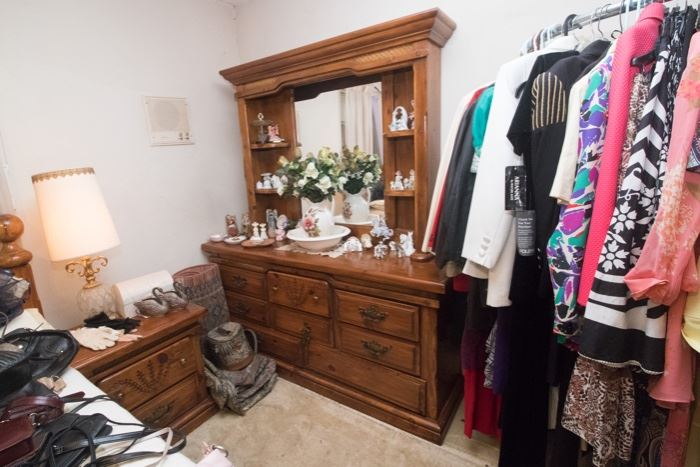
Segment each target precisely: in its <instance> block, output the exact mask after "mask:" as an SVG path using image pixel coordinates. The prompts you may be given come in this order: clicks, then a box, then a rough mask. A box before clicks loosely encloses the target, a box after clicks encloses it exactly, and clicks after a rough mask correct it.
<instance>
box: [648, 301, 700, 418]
mask: <svg viewBox="0 0 700 467" xmlns="http://www.w3.org/2000/svg"><path fill="white" fill-rule="evenodd" d="M686 298H687V294H685V293H681V294H680V295H679V296H678V299H677V300H676V301H675V302H673V305H671V308H670V309H669V310H668V321H667V323H666V354H665V356H664V373H663V375H661V376H660V377H659V378H656V379H655V380H653V381H652V382H650V384H649V395H650V396H651V397H652V398H653V399H655V400H656V401H658V402H659V405H661V406H663V407H668V403H671V404H672V406H671V407H673V406H674V405H675V404H676V403H679V404H689V403H690V402H691V401H693V399H694V396H693V380H694V378H693V376H694V375H693V370H694V369H695V352H693V349H691V348H690V346H689V345H688V343H687V342H686V341H685V340H684V339H683V336H682V335H681V326H682V324H683V311H684V310H685V301H686Z"/></svg>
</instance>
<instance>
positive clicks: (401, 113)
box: [389, 105, 408, 131]
mask: <svg viewBox="0 0 700 467" xmlns="http://www.w3.org/2000/svg"><path fill="white" fill-rule="evenodd" d="M389 130H391V131H404V130H408V114H407V113H406V109H405V108H404V107H402V106H400V105H399V106H398V107H396V108H395V109H394V111H393V112H392V113H391V124H390V125H389Z"/></svg>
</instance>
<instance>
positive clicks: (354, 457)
mask: <svg viewBox="0 0 700 467" xmlns="http://www.w3.org/2000/svg"><path fill="white" fill-rule="evenodd" d="M462 420H463V417H462V408H461V407H460V409H459V411H458V412H457V414H456V415H455V417H454V421H453V423H452V426H451V427H450V431H449V433H448V435H447V438H446V439H445V443H444V444H443V445H442V446H437V445H435V444H433V443H430V442H428V441H425V440H423V439H421V438H418V437H416V436H413V435H411V434H409V433H406V432H404V431H401V430H399V429H397V428H394V427H393V426H391V425H388V424H386V423H383V422H380V421H379V420H376V419H374V418H371V417H369V416H367V415H364V414H362V413H360V412H357V411H355V410H353V409H350V408H348V407H345V406H344V405H341V404H338V403H337V402H335V401H332V400H330V399H327V398H325V397H323V396H321V395H318V394H316V393H314V392H311V391H309V390H307V389H305V388H302V387H301V386H298V385H296V384H293V383H290V382H289V381H286V380H283V379H280V380H278V382H277V385H276V386H275V389H274V390H273V391H272V393H270V394H269V395H268V396H267V397H266V398H265V399H263V400H262V401H261V402H260V403H259V404H258V405H256V406H255V407H253V408H252V409H251V410H250V411H249V412H248V413H247V414H246V415H245V416H244V417H241V416H238V415H234V414H232V413H229V412H220V413H219V414H217V415H215V416H214V417H212V418H211V419H209V420H208V421H206V422H205V423H204V424H203V425H201V426H200V427H199V428H197V429H196V430H195V431H194V432H193V433H191V434H190V435H189V436H188V443H187V444H188V445H187V447H186V448H185V454H186V455H187V456H188V457H189V458H190V459H192V460H194V461H198V460H200V458H201V449H200V447H201V444H202V441H207V442H209V443H213V444H220V445H222V446H224V447H226V449H228V450H229V452H230V457H229V458H230V459H231V461H232V462H233V464H234V466H235V467H278V466H279V467H296V466H303V467H336V466H337V467H346V466H352V467H365V466H367V467H370V466H372V467H385V466H386V467H402V466H411V467H420V466H431V467H432V466H436V467H438V466H439V467H442V466H464V467H466V466H483V467H486V466H495V465H497V464H498V449H497V447H496V445H495V442H494V441H493V440H491V439H490V438H487V437H481V438H479V440H476V439H473V440H470V439H468V438H467V437H466V436H464V434H463V421H462Z"/></svg>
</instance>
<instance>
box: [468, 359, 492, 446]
mask: <svg viewBox="0 0 700 467" xmlns="http://www.w3.org/2000/svg"><path fill="white" fill-rule="evenodd" d="M463 373H464V434H465V435H467V437H468V438H471V437H472V434H473V431H474V430H477V431H479V432H481V433H483V434H485V435H489V436H495V437H497V438H499V439H500V438H501V429H500V428H499V426H498V421H499V419H500V415H501V396H497V395H495V394H494V393H493V391H491V389H488V388H485V387H484V370H464V372H463Z"/></svg>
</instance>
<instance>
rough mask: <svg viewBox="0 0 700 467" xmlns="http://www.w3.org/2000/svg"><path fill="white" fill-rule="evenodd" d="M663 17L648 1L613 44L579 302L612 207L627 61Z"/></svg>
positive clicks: (649, 43) (625, 108) (648, 42)
mask: <svg viewBox="0 0 700 467" xmlns="http://www.w3.org/2000/svg"><path fill="white" fill-rule="evenodd" d="M663 18H664V6H663V5H662V4H660V3H652V4H651V5H649V6H647V7H646V8H644V10H643V11H642V13H641V16H640V18H639V21H637V23H635V25H634V26H633V27H631V28H630V29H628V30H627V31H625V32H624V33H623V34H622V35H621V36H620V38H619V39H618V40H617V45H616V46H615V55H614V57H613V68H612V77H611V79H610V94H609V101H610V107H609V109H608V126H607V129H606V132H605V145H604V146H603V155H602V156H601V158H600V172H599V175H598V183H597V185H596V190H595V201H594V203H593V212H592V214H591V223H590V228H589V232H588V240H587V243H586V251H585V255H584V258H583V267H582V269H581V282H580V285H579V290H578V303H579V304H581V305H583V306H585V305H586V303H587V302H588V294H589V293H590V291H591V286H592V285H593V276H594V275H595V271H596V268H597V267H598V258H599V257H600V252H601V250H602V248H603V243H604V242H605V236H606V234H607V232H608V227H609V226H610V219H611V218H612V214H613V210H614V208H615V200H616V197H617V182H618V177H619V172H620V159H621V157H622V145H623V144H624V142H625V137H626V128H627V120H628V117H629V103H630V95H631V91H632V80H633V78H634V75H635V71H636V70H637V68H636V67H633V66H632V64H631V62H632V58H633V57H636V56H638V55H644V54H646V53H647V52H649V51H651V50H652V49H653V48H654V44H655V42H656V39H657V38H658V37H659V29H660V26H661V22H662V21H663Z"/></svg>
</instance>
